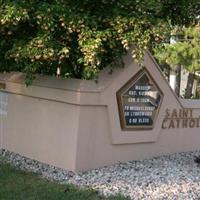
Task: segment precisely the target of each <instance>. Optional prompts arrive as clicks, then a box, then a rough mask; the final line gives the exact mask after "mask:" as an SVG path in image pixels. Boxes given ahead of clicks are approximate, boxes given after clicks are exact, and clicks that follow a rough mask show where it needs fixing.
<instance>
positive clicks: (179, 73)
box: [175, 65, 181, 97]
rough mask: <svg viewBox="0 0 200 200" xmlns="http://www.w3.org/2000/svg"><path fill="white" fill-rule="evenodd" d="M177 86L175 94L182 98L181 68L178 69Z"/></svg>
mask: <svg viewBox="0 0 200 200" xmlns="http://www.w3.org/2000/svg"><path fill="white" fill-rule="evenodd" d="M175 72H176V85H175V93H176V94H177V96H178V97H179V96H180V85H181V66H180V65H179V66H177V67H176V71H175Z"/></svg>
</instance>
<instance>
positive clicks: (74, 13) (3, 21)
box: [0, 0, 199, 84]
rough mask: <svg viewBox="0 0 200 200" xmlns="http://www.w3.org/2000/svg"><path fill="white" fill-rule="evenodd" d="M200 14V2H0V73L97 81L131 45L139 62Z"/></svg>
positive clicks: (138, 0)
mask: <svg viewBox="0 0 200 200" xmlns="http://www.w3.org/2000/svg"><path fill="white" fill-rule="evenodd" d="M198 12H199V0H190V1H188V0H179V1H177V0H160V1H157V0H136V1H133V0H126V1H125V0H82V1H76V0H48V1H47V0H0V71H22V72H24V73H26V78H27V79H26V83H27V84H30V83H31V81H32V79H33V78H34V75H35V74H45V75H53V76H54V75H56V73H57V72H58V71H59V73H60V75H61V76H63V77H75V78H83V79H91V78H93V79H95V78H97V75H98V72H99V71H100V70H102V69H103V68H104V67H105V66H107V65H108V64H110V63H111V62H113V61H115V60H117V59H119V58H120V57H121V56H122V55H123V54H124V53H126V51H127V50H128V49H129V47H130V45H132V44H134V46H135V49H134V51H133V52H132V53H133V58H134V59H135V60H136V61H140V60H141V59H142V58H143V52H144V50H145V49H146V48H148V47H152V46H154V43H155V42H160V41H161V40H163V39H164V38H165V37H166V35H168V33H169V32H170V31H169V30H170V26H171V25H175V24H185V25H188V24H191V23H192V22H193V21H194V19H195V16H197V14H198ZM188 13H189V14H188ZM58 69H59V70H58Z"/></svg>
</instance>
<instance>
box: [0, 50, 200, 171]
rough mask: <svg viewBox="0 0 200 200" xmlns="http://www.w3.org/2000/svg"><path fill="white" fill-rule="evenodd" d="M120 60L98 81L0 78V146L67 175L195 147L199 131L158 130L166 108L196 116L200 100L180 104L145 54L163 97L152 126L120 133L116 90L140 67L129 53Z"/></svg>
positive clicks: (199, 146) (198, 144)
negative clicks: (1, 111) (1, 98)
mask: <svg viewBox="0 0 200 200" xmlns="http://www.w3.org/2000/svg"><path fill="white" fill-rule="evenodd" d="M124 62H125V67H124V68H117V69H116V70H115V71H114V73H113V74H112V75H110V74H109V73H108V71H109V69H106V70H105V71H103V72H102V73H101V75H100V78H99V81H98V83H95V82H94V81H86V80H76V79H67V80H65V79H61V78H50V77H37V78H36V80H35V81H34V83H33V85H32V86H29V87H26V86H25V85H24V76H23V75H22V74H20V73H11V74H0V82H3V83H5V84H6V88H5V89H2V90H1V91H3V92H7V93H8V109H7V115H0V118H1V121H0V128H1V129H0V130H1V132H0V135H1V137H0V145H1V146H0V148H5V149H8V150H10V151H14V152H16V153H20V154H22V155H24V156H27V157H30V158H33V159H36V160H39V161H42V162H45V163H48V164H51V165H55V166H58V167H61V168H64V169H67V170H72V171H83V170H87V169H92V168H97V167H102V166H105V165H110V164H113V163H116V162H119V161H120V162H123V161H128V160H135V159H143V158H148V157H152V156H157V155H163V154H171V153H175V152H182V151H189V150H195V149H200V131H199V128H194V129H189V128H179V129H162V128H161V124H162V121H163V119H164V116H165V110H166V109H167V108H168V109H174V108H176V109H178V108H183V107H186V108H194V114H195V115H196V116H199V115H200V101H197V100H195V101H193V100H192V101H191V100H179V99H178V98H177V97H176V95H175V94H174V93H173V91H172V90H171V88H170V86H169V85H168V83H167V82H166V80H165V79H164V77H163V76H162V73H161V72H160V70H159V68H158V66H157V65H156V63H155V61H154V60H153V58H152V57H151V55H150V54H149V52H146V55H145V61H144V64H145V67H146V70H148V72H150V73H151V75H152V77H153V78H154V79H155V80H156V82H157V84H158V85H159V87H160V89H161V90H162V92H163V94H164V98H163V102H162V104H161V108H160V110H159V113H158V116H157V119H156V122H155V124H154V128H153V129H152V130H139V131H122V130H121V126H120V122H119V114H118V105H117V99H116V92H117V91H118V90H119V89H120V88H121V87H122V86H123V85H124V84H125V83H126V82H127V81H128V80H129V79H130V78H132V77H133V76H134V75H135V74H136V73H137V72H138V71H139V70H140V69H141V68H140V67H139V66H138V65H137V64H136V63H133V61H132V58H131V55H130V54H128V55H127V56H126V57H124Z"/></svg>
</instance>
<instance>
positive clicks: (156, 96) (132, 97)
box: [117, 68, 163, 130]
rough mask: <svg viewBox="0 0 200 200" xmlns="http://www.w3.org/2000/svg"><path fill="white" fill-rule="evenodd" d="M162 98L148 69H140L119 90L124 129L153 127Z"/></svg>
mask: <svg viewBox="0 0 200 200" xmlns="http://www.w3.org/2000/svg"><path fill="white" fill-rule="evenodd" d="M162 98H163V94H162V92H161V90H160V89H159V87H158V86H157V84H156V82H155V81H154V80H153V78H152V77H151V75H150V74H149V73H148V71H147V70H146V69H145V68H144V69H142V70H140V71H139V72H138V73H137V74H136V75H135V76H134V77H133V78H131V79H130V80H129V81H128V82H127V83H126V84H125V85H124V86H123V87H122V88H121V89H120V90H119V91H118V92H117V101H118V107H119V117H120V123H121V128H122V130H134V129H152V128H153V125H154V121H155V119H156V116H157V113H158V110H159V107H160V105H161V102H162Z"/></svg>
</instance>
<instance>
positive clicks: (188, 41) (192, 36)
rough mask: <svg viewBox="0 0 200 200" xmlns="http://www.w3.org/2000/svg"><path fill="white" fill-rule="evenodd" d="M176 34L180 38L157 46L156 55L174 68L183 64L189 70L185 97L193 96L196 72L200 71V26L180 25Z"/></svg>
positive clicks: (161, 61) (162, 61)
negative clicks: (174, 41)
mask: <svg viewBox="0 0 200 200" xmlns="http://www.w3.org/2000/svg"><path fill="white" fill-rule="evenodd" d="M174 34H175V35H177V37H179V40H178V41H177V42H176V43H173V44H163V45H161V46H159V47H157V48H155V56H156V58H157V59H158V60H159V62H160V63H165V64H166V63H167V64H168V65H170V66H171V67H172V68H174V69H175V68H176V67H177V66H183V67H184V68H185V69H186V70H187V71H188V72H189V76H188V82H187V86H186V91H185V98H191V96H192V88H193V83H194V77H195V73H196V72H199V71H200V26H199V25H196V26H191V27H187V28H186V27H182V28H180V27H179V29H177V30H176V32H175V33H174ZM181 38H182V39H181Z"/></svg>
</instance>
